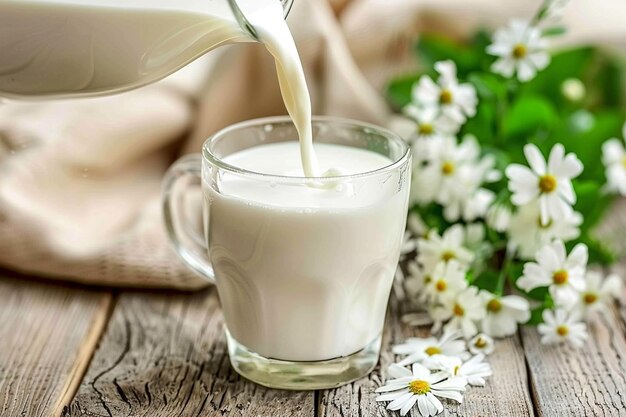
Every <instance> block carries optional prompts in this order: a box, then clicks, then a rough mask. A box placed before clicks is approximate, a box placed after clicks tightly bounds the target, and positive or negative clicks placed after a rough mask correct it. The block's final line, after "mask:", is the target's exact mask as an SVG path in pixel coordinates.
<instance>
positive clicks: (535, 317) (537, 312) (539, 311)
mask: <svg viewBox="0 0 626 417" xmlns="http://www.w3.org/2000/svg"><path fill="white" fill-rule="evenodd" d="M545 309H546V307H544V306H543V305H541V306H539V307H535V308H533V309H531V310H530V319H529V320H528V321H527V322H526V324H529V325H531V326H536V325H538V324H541V323H543V317H542V315H543V311H544V310H545Z"/></svg>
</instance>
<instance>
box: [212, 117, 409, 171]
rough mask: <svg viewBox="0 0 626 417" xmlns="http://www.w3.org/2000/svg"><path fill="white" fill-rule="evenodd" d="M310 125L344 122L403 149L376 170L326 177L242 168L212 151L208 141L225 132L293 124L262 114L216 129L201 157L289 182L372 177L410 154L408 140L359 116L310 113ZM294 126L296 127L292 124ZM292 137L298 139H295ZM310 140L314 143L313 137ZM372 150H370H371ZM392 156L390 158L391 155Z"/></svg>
mask: <svg viewBox="0 0 626 417" xmlns="http://www.w3.org/2000/svg"><path fill="white" fill-rule="evenodd" d="M312 123H313V125H316V124H328V125H333V124H334V125H343V126H350V127H357V128H362V129H368V130H370V131H372V133H375V134H377V135H379V136H382V137H384V138H386V139H387V140H391V141H393V142H395V143H397V144H398V145H400V146H401V147H402V149H403V152H402V154H401V156H400V157H398V158H394V159H392V160H391V161H392V162H391V163H390V164H388V165H385V166H382V167H380V168H377V169H375V170H371V171H364V172H358V173H356V174H347V175H333V176H327V177H308V176H293V175H278V174H268V173H264V172H258V171H252V170H248V169H244V168H240V167H237V166H235V165H231V164H229V163H227V162H224V161H223V160H222V159H220V158H219V157H218V156H216V155H214V154H213V153H212V152H211V150H210V145H211V144H212V143H214V142H215V141H217V140H219V139H221V138H223V137H224V136H226V135H228V134H230V133H232V132H235V131H237V130H241V129H245V128H249V127H255V126H259V127H260V126H263V125H268V124H274V125H276V124H289V125H292V126H293V121H292V120H291V117H289V116H272V117H261V118H256V119H250V120H246V121H242V122H238V123H234V124H231V125H229V126H227V127H225V128H223V129H220V130H219V131H217V132H216V133H214V134H212V135H211V136H209V137H208V138H207V139H206V140H205V141H204V143H203V144H202V157H203V159H205V160H207V161H208V162H209V163H211V164H212V165H214V166H216V167H218V168H220V169H223V170H225V171H229V172H232V173H236V174H240V175H245V176H250V177H257V178H268V179H273V180H280V181H283V182H285V181H292V182H302V180H315V181H321V182H324V181H336V180H338V179H343V180H347V179H354V178H365V177H372V176H376V175H380V174H383V173H386V172H391V171H394V170H395V169H397V168H399V167H401V166H402V165H404V164H405V163H406V162H407V161H408V160H409V158H410V155H411V147H410V146H409V144H408V143H407V142H406V141H405V140H404V139H402V138H401V137H400V135H398V134H396V133H394V132H392V131H391V130H389V129H385V128H383V127H380V126H377V125H375V124H371V123H366V122H362V121H359V120H354V119H348V118H343V117H334V116H313V118H312ZM294 129H295V127H294ZM294 141H297V139H296V140H294ZM313 143H315V138H314V141H313ZM372 152H373V151H372ZM390 159H391V158H390Z"/></svg>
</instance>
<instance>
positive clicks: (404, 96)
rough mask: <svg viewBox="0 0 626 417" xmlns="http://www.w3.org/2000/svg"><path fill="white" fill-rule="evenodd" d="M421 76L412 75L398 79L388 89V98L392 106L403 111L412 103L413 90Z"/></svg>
mask: <svg viewBox="0 0 626 417" xmlns="http://www.w3.org/2000/svg"><path fill="white" fill-rule="evenodd" d="M420 76H421V74H410V75H405V76H403V77H399V78H396V79H394V80H392V81H391V82H390V83H389V86H388V87H387V97H389V101H390V102H391V104H392V105H393V106H394V107H395V108H396V109H397V110H399V109H401V108H403V107H404V106H406V105H407V104H409V103H410V102H411V90H412V89H413V84H415V83H416V82H417V81H418V80H419V78H420Z"/></svg>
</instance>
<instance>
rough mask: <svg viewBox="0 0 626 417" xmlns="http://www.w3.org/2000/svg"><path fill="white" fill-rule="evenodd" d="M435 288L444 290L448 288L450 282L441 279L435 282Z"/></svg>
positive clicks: (440, 290)
mask: <svg viewBox="0 0 626 417" xmlns="http://www.w3.org/2000/svg"><path fill="white" fill-rule="evenodd" d="M435 288H436V289H437V291H439V292H443V291H445V290H446V288H448V284H446V282H445V281H444V280H442V279H440V280H439V281H437V283H436V284H435Z"/></svg>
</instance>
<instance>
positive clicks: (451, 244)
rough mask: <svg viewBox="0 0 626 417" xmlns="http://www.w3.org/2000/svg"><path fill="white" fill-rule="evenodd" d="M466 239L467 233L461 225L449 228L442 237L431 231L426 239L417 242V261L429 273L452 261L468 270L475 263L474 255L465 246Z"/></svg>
mask: <svg viewBox="0 0 626 417" xmlns="http://www.w3.org/2000/svg"><path fill="white" fill-rule="evenodd" d="M464 239H465V231H464V230H463V226H461V225H460V224H455V225H453V226H451V227H449V228H448V229H446V230H445V232H443V235H441V236H439V233H437V231H436V230H431V231H430V232H429V233H428V235H427V236H426V237H425V238H420V239H418V240H417V250H418V255H417V261H418V262H419V263H420V264H421V265H422V266H423V267H424V269H426V270H427V271H432V270H434V269H435V266H437V264H438V263H440V262H442V261H443V262H448V261H450V260H452V259H454V260H456V261H457V262H458V263H459V264H460V265H461V266H462V267H464V268H468V267H469V266H470V264H471V263H472V262H473V261H474V254H473V253H472V251H470V250H469V249H467V248H466V247H465V246H464Z"/></svg>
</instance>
